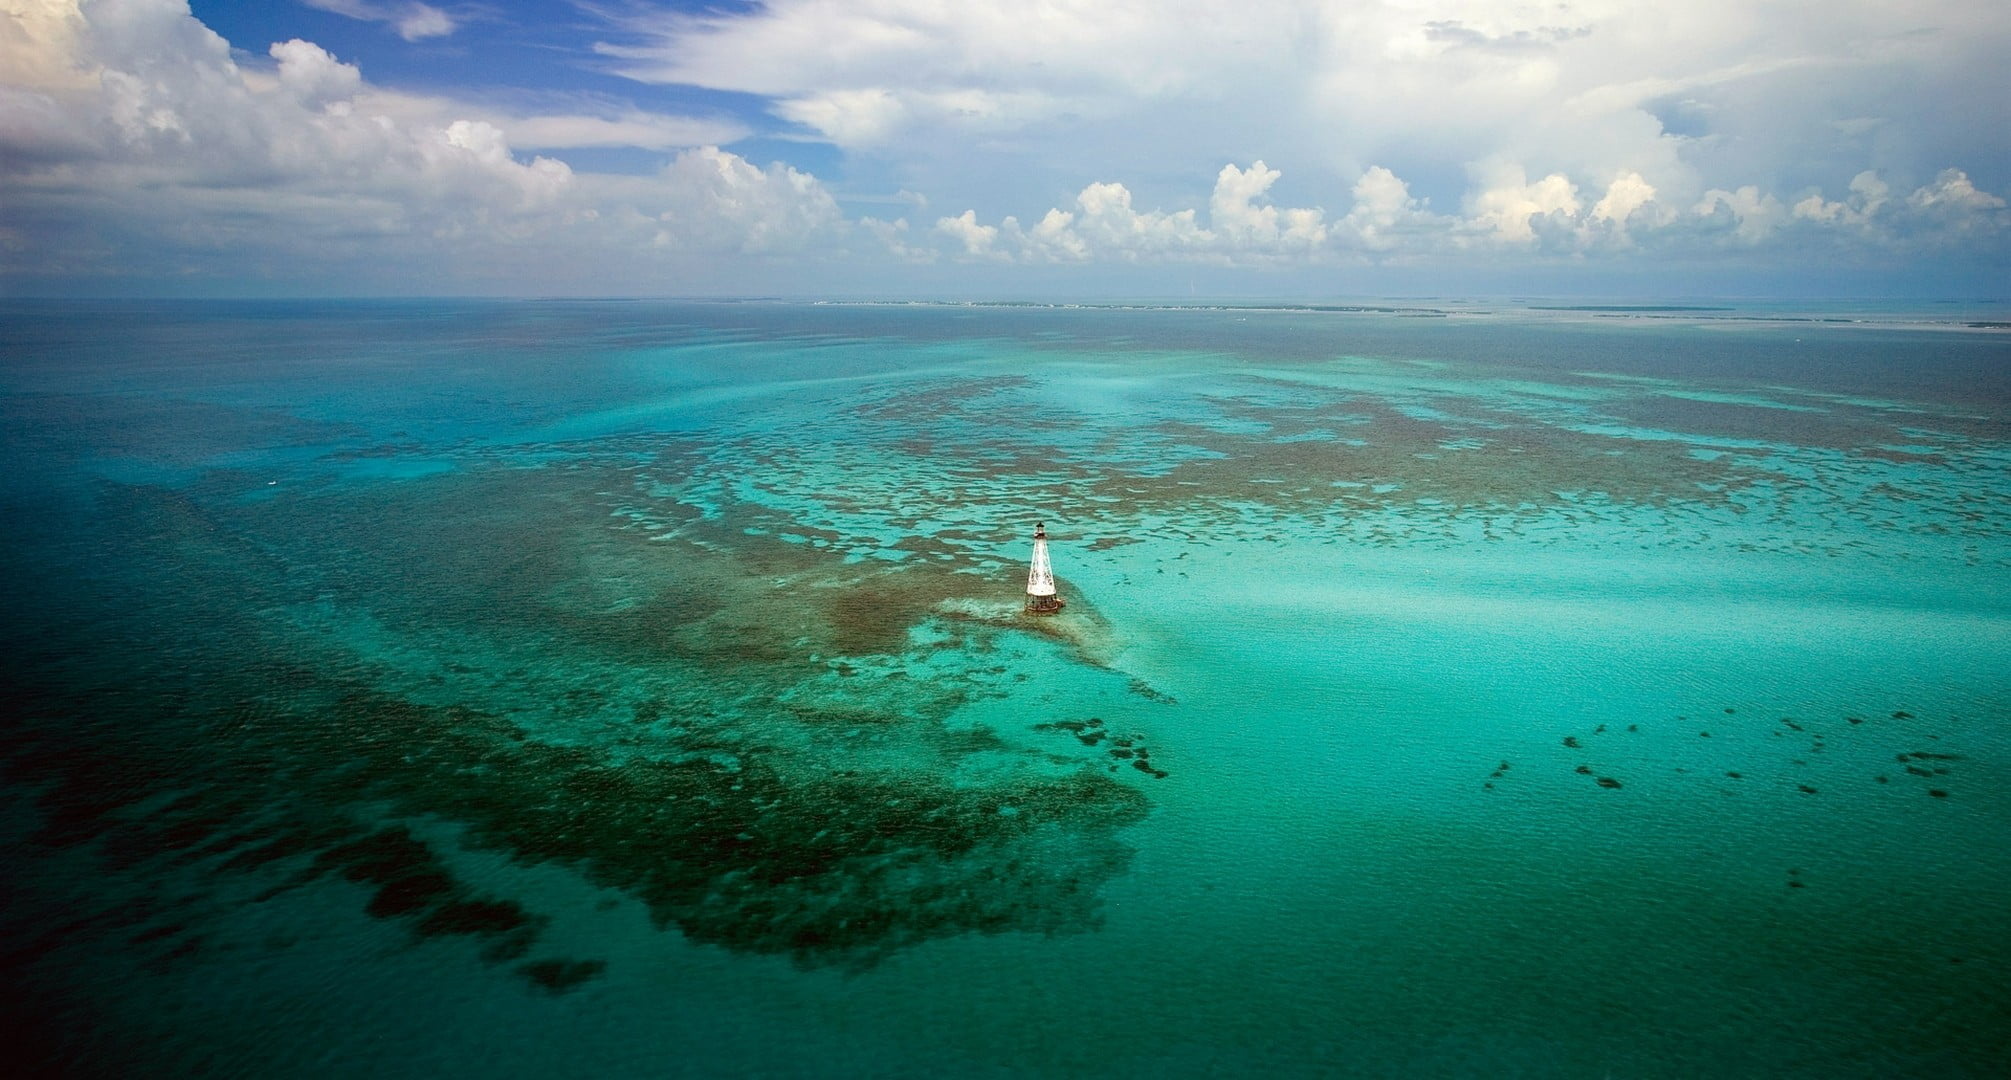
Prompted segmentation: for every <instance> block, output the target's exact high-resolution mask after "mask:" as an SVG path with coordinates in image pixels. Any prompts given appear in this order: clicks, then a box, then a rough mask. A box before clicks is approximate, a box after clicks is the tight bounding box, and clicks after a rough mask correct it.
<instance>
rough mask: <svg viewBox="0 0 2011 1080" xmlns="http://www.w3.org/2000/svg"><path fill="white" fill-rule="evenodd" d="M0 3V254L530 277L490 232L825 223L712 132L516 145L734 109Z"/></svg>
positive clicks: (797, 194)
mask: <svg viewBox="0 0 2011 1080" xmlns="http://www.w3.org/2000/svg"><path fill="white" fill-rule="evenodd" d="M8 15H9V16H10V18H9V19H8V20H7V21H5V22H0V26H5V27H6V28H7V33H6V34H5V35H0V44H4V48H5V50H6V56H5V57H4V58H7V59H12V58H14V57H15V56H28V55H32V56H33V57H35V62H33V63H26V64H20V65H9V66H7V67H6V68H5V69H4V70H0V80H4V82H5V84H6V85H5V86H4V92H0V149H4V151H5V153H4V157H0V175H4V176H5V177H6V183H7V190H8V195H7V197H6V199H5V200H0V229H4V231H5V232H6V234H7V236H8V237H9V243H8V244H7V245H6V251H5V253H4V254H0V269H4V272H5V273H8V274H15V275H19V274H43V275H49V274H58V275H72V276H75V275H84V276H90V275H94V274H120V273H133V272H147V271H152V272H155V273H163V272H171V273H180V272H183V271H184V270H195V271H198V272H200V271H201V270H202V269H203V268H205V267H206V268H209V270H211V271H214V272H218V273H243V272H245V268H246V267H250V268H253V272H268V271H269V272H273V273H280V274H286V273H299V272H300V268H301V267H306V268H308V272H309V273H313V272H316V269H315V268H318V267H320V266H322V265H323V264H325V263H329V262H332V261H333V262H339V261H341V260H344V259H347V260H350V261H351V263H352V265H353V264H373V263H374V264H380V265H381V266H383V267H387V268H392V269H391V270H385V271H382V272H385V273H389V272H392V270H395V269H396V268H399V267H406V268H407V269H406V270H405V271H404V272H407V273H416V272H419V271H418V270H417V267H418V266H419V265H420V263H423V264H424V265H425V266H427V267H442V268H445V269H447V270H449V271H452V272H455V273H461V274H466V275H469V276H475V277H480V276H485V275H486V276H494V275H496V274H499V273H502V272H504V270H503V268H504V267H507V266H511V265H516V266H518V267H519V268H520V277H521V278H523V279H534V278H535V277H536V275H537V273H538V272H539V269H540V267H539V266H538V265H536V264H524V263H516V262H515V261H514V260H511V259H509V258H507V257H506V256H503V257H499V255H498V253H499V252H501V251H505V250H508V249H511V248H518V247H521V248H524V249H526V250H532V249H535V250H538V251H541V252H545V253H547V254H549V253H553V252H571V253H572V256H571V257H572V258H573V259H574V261H575V262H577V263H579V264H583V265H595V264H597V265H599V266H601V267H602V268H606V267H608V266H610V265H613V264H619V263H623V262H624V261H628V262H635V264H636V265H647V264H648V263H647V260H648V253H649V252H651V251H669V252H674V253H678V254H682V255H687V256H689V255H693V254H697V253H703V252H725V253H736V254H761V253H771V252H787V251H793V250H798V249H800V248H801V247H802V246H803V245H804V244H806V243H808V242H810V241H811V240H812V239H814V238H815V237H817V236H820V235H825V234H828V233H830V232H833V231H835V230H838V229H839V228H840V227H841V225H842V220H841V216H840V215H839V213H838V210H837V206H836V203H835V201H834V200H833V199H832V197H831V195H830V194H829V193H828V192H827V191H825V190H824V189H823V187H822V185H821V184H819V183H818V182H817V181H816V180H815V179H814V178H813V177H810V176H808V175H807V174H804V173H801V172H799V171H797V170H794V169H791V168H789V167H787V166H783V165H775V166H771V167H768V168H766V169H763V168H758V167H756V166H755V165H753V164H751V163H749V162H747V161H745V160H743V159H741V158H739V157H738V156H736V155H734V154H731V153H728V152H726V151H724V150H721V149H718V148H717V147H716V146H709V145H707V146H699V147H694V148H691V149H688V150H685V151H684V152H682V153H680V154H678V155H677V156H676V157H674V158H673V159H672V160H671V161H670V162H669V164H668V165H667V166H666V167H665V168H664V169H663V170H662V171H661V172H660V173H658V174H656V175H654V176H647V177H609V176H596V175H592V174H585V175H582V174H579V173H576V172H575V171H574V170H573V168H572V167H571V166H569V165H568V164H567V163H566V162H565V161H564V160H562V159H560V158H556V157H551V156H546V155H544V154H537V153H529V152H526V150H525V149H524V147H526V146H538V147H553V146H582V145H653V146H658V147H675V146H679V145H683V146H689V145H690V142H689V141H687V140H691V139H692V137H693V136H697V137H703V136H704V135H706V134H709V133H717V132H721V131H723V132H725V133H728V134H732V133H734V132H735V131H736V129H735V128H734V127H733V126H731V125H712V126H709V125H708V122H705V121H690V120H684V119H681V118H674V117H663V116H657V115H653V114H643V113H638V112H634V111H633V110H631V111H629V112H628V113H627V114H625V115H617V116H615V117H611V118H610V117H591V116H578V115H568V114H557V115H536V114H533V115H517V116H508V115H499V114H497V113H495V112H493V111H491V110H488V109H485V108H481V107H470V106H465V105H459V104H457V103H455V102H452V101H448V100H444V99H438V98H425V97H413V96H407V95H401V94H398V93H396V92H393V91H387V90H384V89H382V88H379V87H373V86H372V85H371V84H369V83H368V82H367V81H366V80H365V78H364V75H363V73H362V72H361V71H360V70H359V69H358V68H357V67H356V66H355V65H353V64H349V63H345V62H343V61H341V60H340V59H338V58H337V57H335V56H333V55H331V54H330V53H329V52H328V51H327V50H326V49H323V48H322V47H320V46H319V45H316V44H314V43H312V42H309V41H304V40H300V39H292V40H288V41H282V42H277V43H274V44H273V45H271V46H270V48H269V50H268V52H267V55H268V56H269V58H270V60H271V62H272V63H271V66H270V67H260V66H244V65H241V64H240V62H239V59H238V58H237V57H236V56H234V55H233V52H232V50H231V48H230V46H229V45H228V44H227V43H226V42H225V41H224V40H223V39H222V38H220V37H218V36H217V35H215V34H214V33H212V32H210V31H209V30H208V29H207V28H206V27H204V26H203V25H202V24H201V23H200V22H199V21H197V20H196V19H195V18H193V17H192V16H191V15H190V13H189V10H188V8H187V6H186V3H185V2H183V0H85V2H84V3H81V4H79V3H75V2H66V0H33V2H32V3H29V2H28V0H9V7H8ZM411 260H418V262H412V261H411ZM636 260H641V261H640V262H636ZM261 267H262V268H265V269H264V270H260V269H258V268H261ZM373 272H379V271H375V270H373ZM429 280H430V281H431V283H432V285H433V287H435V288H448V289H452V288H454V287H456V286H454V285H453V284H452V283H451V281H450V280H449V279H445V278H432V279H429Z"/></svg>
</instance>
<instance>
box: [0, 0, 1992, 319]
mask: <svg viewBox="0 0 2011 1080" xmlns="http://www.w3.org/2000/svg"><path fill="white" fill-rule="evenodd" d="M199 7H200V5H199ZM297 10H299V11H301V12H302V13H303V14H307V13H322V14H332V15H334V16H339V17H340V18H338V19H336V20H335V21H336V22H344V21H348V22H349V23H350V24H351V25H359V26H361V27H363V28H365V29H366V30H368V31H369V32H374V33H378V34H380V35H382V37H383V39H384V41H385V42H386V43H388V44H387V47H392V48H400V49H409V50H427V49H433V50H440V49H456V48H458V49H464V50H465V49H475V50H480V49H481V48H483V46H482V45H481V44H480V43H479V42H476V43H473V44H468V43H466V39H468V38H469V36H470V32H469V29H468V28H469V27H471V26H483V25H495V24H509V23H517V24H523V23H524V22H525V20H526V19H528V16H526V15H523V14H521V13H518V12H516V11H514V10H512V9H509V8H499V7H495V6H493V5H491V6H485V7H482V8H459V7H455V6H454V5H445V6H437V5H433V4H427V3H420V2H407V0H302V3H301V6H300V7H299V8H298V9H297ZM569 18H570V19H572V23H569V25H584V26H585V27H587V30H586V36H585V37H583V38H580V39H579V40H578V43H577V45H576V46H570V47H569V46H564V45H561V46H559V47H555V48H553V49H551V50H550V51H551V52H552V53H553V54H554V56H555V57H556V58H557V59H555V60H554V61H553V63H554V64H555V65H556V66H555V68H554V69H553V70H555V71H560V72H567V71H570V72H576V73H579V74H580V76H581V79H582V82H581V83H580V84H579V85H578V86H576V87H571V88H569V87H567V86H564V85H559V86H554V85H552V80H551V79H550V78H544V79H543V80H542V81H541V82H540V83H539V85H538V86H537V87H535V88H531V87H528V86H525V87H519V88H516V89H514V90H512V88H510V87H509V86H507V85H503V83H504V82H505V81H506V80H507V77H508V75H509V73H508V72H498V73H496V76H495V80H494V81H491V82H488V83H485V84H484V85H480V86H477V85H452V84H448V85H441V84H440V83H439V82H438V81H437V80H434V81H429V80H425V79H421V78H413V77H407V78H403V79H394V80H392V81H391V82H378V81H373V80H372V79H369V78H366V76H365V72H364V71H363V70H362V68H361V67H360V66H359V65H358V64H357V63H352V62H347V61H345V60H344V59H342V58H340V57H338V56H336V55H334V54H333V53H332V52H331V51H330V50H329V49H327V48H324V47H323V46H322V45H319V44H316V43H314V42H312V41H309V40H306V39H304V38H302V37H289V38H285V39H283V40H277V41H269V42H250V41H237V42H227V41H225V40H224V38H222V37H221V36H219V35H218V34H217V33H215V32H214V31H212V30H211V29H210V27H208V26H206V25H205V24H204V22H203V21H202V20H201V19H200V18H198V16H197V15H196V14H195V13H192V12H191V11H190V8H189V6H188V3H187V2H186V0H0V290H8V291H11V290H12V289H21V290H24V291H27V290H41V291H47V290H49V289H68V290H72V291H121V290H128V291H130V290H139V291H190V292H203V291H218V292H232V291H247V290H258V291H263V290H265V289H268V288H269V289H273V290H278V291H307V292H352V293H355V292H361V293H369V292H383V291H395V292H410V291H420V292H432V293H457V292H498V293H533V294H562V293H573V294H594V293H598V294H623V295H633V294H705V293H714V294H717V293H777V292H794V293H820V292H822V293H833V294H851V295H858V294H872V293H880V294H901V293H916V292H932V293H943V292H957V291H959V290H963V291H968V292H972V293H986V292H994V293H995V292H1030V291H1040V290H1041V289H1042V288H1043V287H1044V283H1047V282H1057V281H1079V280H1081V277H1080V272H1081V271H1095V273H1096V280H1097V281H1098V282H1099V283H1100V284H1101V287H1102V289H1103V291H1105V292H1107V293H1123V292H1126V291H1131V292H1144V291H1150V290H1151V289H1152V288H1153V287H1154V285H1155V283H1163V282H1164V281H1166V280H1168V278H1167V277H1166V275H1167V274H1169V273H1186V272H1190V271H1192V270H1195V269H1202V270H1205V271H1206V272H1208V273H1210V274H1212V275H1214V276H1211V277H1210V278H1209V280H1210V281H1211V282H1216V283H1220V282H1225V281H1242V282H1254V283H1256V284H1255V285H1251V286H1248V287H1250V288H1255V289H1259V290H1262V291H1271V292H1291V291H1323V290H1324V291H1349V292H1357V293H1359V292H1373V291H1376V288H1375V285H1376V283H1377V282H1378V281H1383V280H1393V279H1401V280H1403V281H1405V282H1406V283H1407V284H1408V285H1409V287H1413V288H1415V287H1416V284H1417V283H1423V282H1429V281H1431V280H1434V279H1435V278H1446V279H1451V280H1457V281H1459V282H1461V283H1463V284H1466V285H1469V286H1471V285H1473V284H1475V283H1479V284H1481V285H1482V286H1483V287H1484V286H1485V284H1486V283H1489V282H1497V283H1499V286H1500V287H1505V288H1520V287H1521V286H1520V284H1519V282H1520V281H1522V280H1525V278H1526V275H1528V274H1530V273H1531V272H1542V273H1545V274H1548V275H1550V277H1549V280H1553V281H1562V282H1566V283H1567V287H1571V286H1570V285H1569V283H1570V282H1573V281H1578V282H1582V283H1583V285H1582V286H1580V287H1579V288H1580V291H1600V288H1601V286H1602V284H1610V283H1611V282H1613V281H1616V280H1625V281H1629V282H1633V283H1634V287H1635V288H1637V289H1653V288H1655V287H1657V283H1658V282H1662V281H1666V280H1668V279H1667V278H1666V277H1664V276H1661V275H1662V274H1663V271H1664V270H1665V269H1666V268H1669V267H1682V268H1688V270H1689V271H1690V272H1691V274H1692V276H1691V277H1688V278H1684V279H1682V280H1685V281H1689V282H1694V281H1695V280H1697V277H1696V276H1695V275H1697V274H1703V275H1712V274H1715V273H1716V272H1718V271H1723V272H1725V273H1726V274H1727V275H1730V276H1732V277H1736V278H1738V279H1739V280H1743V281H1746V282H1768V281H1777V282H1784V283H1785V282H1791V281H1793V280H1794V279H1796V278H1797V277H1798V276H1808V275H1819V274H1820V273H1824V272H1831V271H1833V270H1834V269H1835V268H1836V267H1846V268H1856V269H1857V270H1859V271H1861V276H1860V277H1859V278H1858V279H1854V280H1862V281H1875V282H1880V283H1883V285H1884V286H1886V287H1889V288H1892V289H1895V290H1898V291H1909V290H1908V282H1909V281H1912V280H1916V279H1931V280H1933V281H1935V282H1936V283H1937V285H1938V287H1941V288H1966V289H1969V290H1972V291H1977V290H1980V291H1987V292H1991V293H1995V294H2002V293H2003V292H2004V285H2005V281H2006V278H2007V270H2011V259H2007V254H2008V253H2011V210H2007V207H2006V203H2005V199H2004V197H2003V195H2002V193H2004V192H2006V191H2007V190H2011V134H2007V133H2011V75H2007V70H2011V69H2007V68H2006V66H2005V65H2003V64H2002V63H2001V62H2000V58H2001V56H2003V55H2004V54H2005V49H2006V46H2007V45H2011V14H2007V13H2006V11H2005V9H2003V8H2002V6H2001V5H1999V4H1995V3H1990V2H1973V0H1968V2H1965V0H1923V2H1922V3H1918V4H1915V5H1912V6H1910V7H1908V8H1907V9H1905V10H1901V9H1900V6H1898V5H1891V4H1887V3H1880V2H1866V0H1826V2H1822V3H1810V2H1796V3H1774V4H1767V3H1753V2H1750V0H1747V2H1737V3H1735V2H1729V0H1695V2H1692V3H1689V4H1686V5H1636V4H1626V3H1619V2H1608V0H1580V2H1577V3H1570V4H1564V3H1503V2H1489V0H1463V2H1450V0H1382V2H1316V0H1246V2H1242V3H1237V4H1234V5H1230V4H1225V3H1221V2H1219V0H1215V2H1205V3H1204V2H1199V0H1155V2H1149V3H1148V2H1127V0H1040V2H1038V3H1027V2H1026V0H959V2H954V3H944V2H930V0H768V2H766V3H761V4H754V5H749V6H745V7H736V8H732V9H714V8H710V7H708V8H703V9H699V10H683V9H678V8H674V7H668V6H658V5H645V4H640V3H638V4H634V5H629V6H625V7H621V8H618V9H614V10H612V11H610V10H608V9H603V8H600V7H596V6H589V5H583V6H581V7H580V8H578V9H577V10H576V11H574V12H572V13H570V15H569ZM532 29H535V27H532ZM415 55H416V56H418V58H419V59H420V60H421V61H423V59H424V55H426V54H423V53H417V54H415ZM434 55H445V54H434ZM546 75H549V73H546ZM588 76H591V77H592V78H595V79H599V80H602V81H604V82H606V81H612V82H613V83H616V84H619V85H625V86H629V87H632V88H633V90H634V93H633V94H631V95H629V96H627V97H624V96H622V95H618V94H609V93H606V92H600V91H590V90H588V89H586V88H585V87H586V82H585V80H586V79H587V77H588ZM665 95H670V96H665ZM666 102H667V103H668V104H669V106H670V107H665V105H664V103H666ZM756 148H760V150H761V151H762V152H758V153H757V150H756ZM610 155H614V156H610ZM778 156H779V157H784V158H793V159H794V160H792V161H766V162H765V163H760V164H757V161H763V160H764V159H767V158H771V157H778ZM750 159H752V160H750ZM638 162H641V163H642V164H641V166H638V165H637V163H638ZM1067 268H1076V269H1077V271H1078V273H1077V276H1076V277H1074V278H1071V277H1069V276H1068V270H1067ZM1155 275H1156V276H1155ZM10 283H11V286H10ZM1781 291H1792V289H1785V288H1784V289H1783V290H1781Z"/></svg>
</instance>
